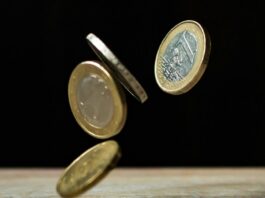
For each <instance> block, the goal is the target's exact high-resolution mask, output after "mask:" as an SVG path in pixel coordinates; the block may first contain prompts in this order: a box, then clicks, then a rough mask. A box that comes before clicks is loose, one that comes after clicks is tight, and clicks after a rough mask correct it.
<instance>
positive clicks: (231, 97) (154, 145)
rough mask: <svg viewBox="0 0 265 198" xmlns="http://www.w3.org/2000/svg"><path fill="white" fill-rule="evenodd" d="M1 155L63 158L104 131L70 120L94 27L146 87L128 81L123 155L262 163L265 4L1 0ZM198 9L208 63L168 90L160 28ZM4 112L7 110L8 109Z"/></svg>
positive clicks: (130, 161) (155, 161)
mask: <svg viewBox="0 0 265 198" xmlns="http://www.w3.org/2000/svg"><path fill="white" fill-rule="evenodd" d="M2 8H3V11H5V16H4V18H3V19H4V22H3V24H2V34H3V36H2V41H1V43H2V44H1V46H0V47H1V51H2V52H3V53H2V55H4V58H3V59H2V65H1V68H2V69H1V74H2V89H1V90H2V93H1V98H2V129H1V135H0V138H1V144H0V152H1V156H0V166H66V165H67V164H69V163H70V162H71V161H72V160H73V159H74V158H76V157H77V156H78V155H79V154H81V152H83V151H84V150H86V149H87V148H89V147H91V146H93V145H94V144H96V143H99V142H102V141H101V140H97V139H94V138H92V137H91V136H89V135H87V134H86V133H85V132H83V131H82V129H81V128H80V127H79V126H78V124H77V123H76V122H75V120H74V118H73V116H72V113H71V111H70V107H69V104H68V98H67V83H68V79H69V76H70V73H71V71H72V70H73V68H74V67H75V66H76V65H77V64H78V63H80V62H81V61H84V60H96V59H98V58H97V57H96V56H95V54H94V53H93V52H92V50H91V49H90V48H89V47H88V45H87V43H86V40H85V37H86V35H87V34H88V33H90V32H93V33H95V34H96V35H97V36H99V37H100V38H101V39H102V40H103V41H104V42H105V43H106V44H107V45H108V46H109V47H110V48H111V49H112V50H113V51H114V53H115V54H116V55H117V56H118V57H119V58H120V59H121V60H122V61H123V63H124V64H125V65H126V66H127V67H128V69H130V70H131V72H132V73H133V74H134V75H135V76H136V77H137V78H138V80H139V81H140V82H141V83H142V85H143V86H144V87H145V88H146V91H147V93H148V95H149V99H148V101H147V102H146V103H145V104H140V103H138V102H137V101H136V100H135V99H134V98H133V97H132V96H131V95H129V94H128V93H126V97H127V103H128V117H127V121H126V124H125V127H124V128H123V130H122V132H121V133H120V134H119V135H117V136H116V137H114V138H113V139H115V140H117V141H118V142H119V144H120V146H121V149H122V153H123V156H122V158H121V161H120V163H119V164H120V165H121V166H201V165H204V166H205V165H206V166H248V165H252V166H264V165H265V110H264V109H265V80H264V79H265V77H264V73H265V69H264V68H265V64H264V52H265V50H264V45H265V42H264V35H265V32H264V4H263V3H262V1H257V2H255V1H251V2H250V3H248V5H244V4H243V3H242V2H240V1H230V2H227V3H225V2H223V1H221V2H218V1H195V0H194V1H193V0H188V1H119V2H117V1H103V0H96V1H91V0H87V1H70V0H57V1H45V2H42V3H40V2H35V3H33V2H25V1H17V2H12V1H10V2H9V3H7V4H6V5H4V6H3V7H2ZM186 19H193V20H197V21H198V22H200V23H201V24H202V25H204V26H205V27H206V28H207V30H208V31H209V33H210V36H211V40H212V52H211V55H210V61H209V64H208V68H207V70H206V72H205V74H204V76H203V77H202V79H201V80H200V81H199V83H198V84H197V85H196V86H195V87H194V88H193V89H192V90H191V91H189V92H188V93H186V94H183V95H180V96H172V95H168V94H166V93H164V92H162V91H161V90H160V89H159V88H158V86H157V84H156V82H155V78H154V59H155V55H156V51H157V49H158V46H159V44H160V42H161V40H162V39H163V37H164V36H165V34H166V33H167V32H168V31H169V29H170V28H172V27H173V26H174V25H175V24H177V23H179V22H181V21H182V20H186ZM3 118H4V119H3Z"/></svg>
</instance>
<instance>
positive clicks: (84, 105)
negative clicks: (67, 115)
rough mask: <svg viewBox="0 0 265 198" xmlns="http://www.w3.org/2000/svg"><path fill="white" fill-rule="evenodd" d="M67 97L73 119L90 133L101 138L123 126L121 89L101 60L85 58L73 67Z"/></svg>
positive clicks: (125, 107) (124, 104)
mask: <svg viewBox="0 0 265 198" xmlns="http://www.w3.org/2000/svg"><path fill="white" fill-rule="evenodd" d="M68 97H69V103H70V107H71V110H72V112H73V115H74V117H75V119H76V121H77V122H78V124H79V125H80V126H81V127H82V128H83V129H84V130H85V131H86V132H87V133H89V134H90V135H92V136H94V137H96V138H99V139H105V138H109V137H112V136H114V135H116V134H118V133H119V132H120V131H121V129H122V128H123V126H124V123H125V120H126V116H127V105H126V99H125V95H124V92H123V90H122V87H121V86H120V85H119V84H118V83H117V82H116V81H115V80H114V79H113V78H112V76H111V75H110V73H109V72H108V71H107V70H106V69H105V68H104V66H103V65H102V64H101V63H99V62H96V61H85V62H82V63H80V64H79V65H77V66H76V67H75V69H74V70H73V72H72V74H71V76H70V80H69V85H68Z"/></svg>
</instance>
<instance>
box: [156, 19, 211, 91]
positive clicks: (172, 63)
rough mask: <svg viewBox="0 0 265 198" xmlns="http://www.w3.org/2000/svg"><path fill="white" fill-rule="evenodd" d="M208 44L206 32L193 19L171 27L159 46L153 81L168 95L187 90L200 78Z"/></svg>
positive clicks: (208, 52) (207, 57)
mask: <svg viewBox="0 0 265 198" xmlns="http://www.w3.org/2000/svg"><path fill="white" fill-rule="evenodd" d="M210 49H211V43H210V37H209V35H208V33H207V32H206V31H205V30H204V29H203V28H202V26H201V25H200V24H199V23H198V22H196V21H192V20H187V21H183V22H181V23H179V24H177V25H176V26H175V27H173V28H172V29H171V30H170V31H169V32H168V34H167V35H166V36H165V38H164V39H163V41H162V43H161V44H160V46H159V49H158V52H157V55H156V59H155V78H156V82H157V84H158V85H159V87H160V88H161V89H162V90H163V91H165V92H167V93H170V94H174V95H179V94H182V93H185V92H187V91H189V90H190V89H191V88H192V87H193V86H194V85H195V84H196V83H197V82H198V81H199V80H200V78H201V76H202V75H203V73H204V71H205V69H206V66H207V63H208V59H209V55H210Z"/></svg>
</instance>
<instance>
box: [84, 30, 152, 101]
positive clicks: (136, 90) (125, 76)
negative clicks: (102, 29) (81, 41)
mask: <svg viewBox="0 0 265 198" xmlns="http://www.w3.org/2000/svg"><path fill="white" fill-rule="evenodd" d="M86 39H87V42H88V44H89V46H90V47H91V48H92V49H93V51H94V52H95V53H96V55H97V56H98V57H99V58H100V59H101V60H102V61H103V62H104V63H105V64H106V67H107V68H108V69H109V70H110V71H111V72H112V73H113V74H114V77H115V78H116V79H117V80H118V81H119V82H120V83H121V84H122V85H123V86H124V88H125V89H127V91H129V93H131V94H132V95H133V96H134V97H135V98H136V99H137V100H138V101H140V102H141V103H144V102H145V101H146V100H147V98H148V96H147V93H146V92H145V90H144V88H143V87H142V85H141V84H140V83H139V82H138V81H137V79H136V78H135V77H134V76H133V75H132V74H131V72H130V71H129V70H128V69H127V68H126V67H125V66H124V65H123V64H122V63H121V61H120V60H119V59H118V58H117V56H116V55H114V53H113V52H112V51H111V50H110V49H109V48H108V47H107V46H106V45H105V43H103V41H101V40H100V39H99V38H98V37H97V36H96V35H95V34H93V33H90V34H88V35H87V37H86Z"/></svg>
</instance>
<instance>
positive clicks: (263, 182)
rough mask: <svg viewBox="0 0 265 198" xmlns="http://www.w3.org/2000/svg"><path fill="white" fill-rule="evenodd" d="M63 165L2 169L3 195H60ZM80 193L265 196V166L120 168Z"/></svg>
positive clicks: (0, 187) (92, 194)
mask: <svg viewBox="0 0 265 198" xmlns="http://www.w3.org/2000/svg"><path fill="white" fill-rule="evenodd" d="M62 171H63V170H62V169H0V197H1V198H2V197H3V198H11V197H12V198H13V197H27V198H28V197H59V195H58V194H57V192H56V190H55V186H56V182H57V180H58V178H59V176H60V174H61V173H62ZM80 197H185V198H186V197H255V198H256V197H258V198H259V197H265V168H126V169H125V168H123V169H122V168H118V169H114V170H113V171H112V172H111V173H110V174H109V175H107V176H106V177H105V178H104V179H103V180H102V181H101V182H99V183H98V184H97V185H96V186H94V187H93V188H92V189H90V190H88V191H87V192H86V193H85V194H83V195H81V196H80Z"/></svg>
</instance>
